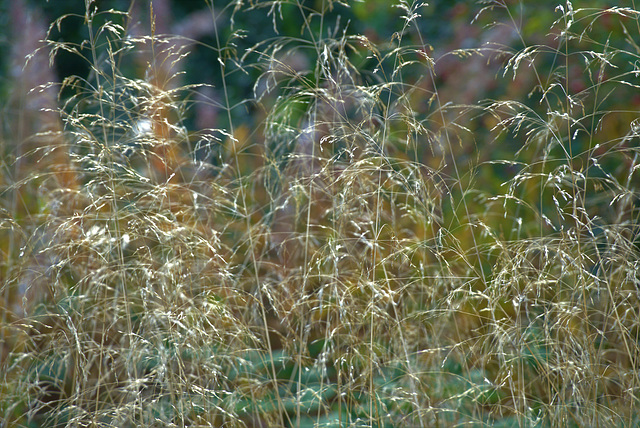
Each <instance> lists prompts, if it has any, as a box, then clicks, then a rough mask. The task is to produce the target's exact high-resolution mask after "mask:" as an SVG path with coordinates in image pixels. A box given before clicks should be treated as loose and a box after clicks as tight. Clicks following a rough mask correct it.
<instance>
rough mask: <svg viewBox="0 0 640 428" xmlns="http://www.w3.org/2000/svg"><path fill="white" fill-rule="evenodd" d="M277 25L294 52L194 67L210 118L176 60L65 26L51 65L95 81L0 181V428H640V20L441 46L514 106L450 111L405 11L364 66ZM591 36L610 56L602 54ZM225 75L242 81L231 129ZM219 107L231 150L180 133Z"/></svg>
mask: <svg viewBox="0 0 640 428" xmlns="http://www.w3.org/2000/svg"><path fill="white" fill-rule="evenodd" d="M239 4H242V3H241V2H240V3H239ZM294 4H295V5H297V6H299V9H300V14H301V16H302V17H303V23H304V25H305V26H306V28H303V29H302V36H301V38H300V39H293V38H286V37H284V36H282V37H278V38H276V39H274V40H269V41H265V42H264V43H261V44H259V45H257V46H255V47H254V48H253V49H252V50H250V51H248V52H246V54H245V56H244V57H242V56H241V54H243V53H242V52H239V53H236V54H237V55H234V54H233V53H231V52H230V51H227V50H226V49H225V48H224V46H225V45H224V43H225V42H224V41H223V40H222V36H220V38H219V39H218V46H213V47H211V55H213V56H216V57H217V56H218V55H220V58H222V60H221V62H220V64H221V65H220V67H221V70H220V72H221V75H222V76H223V82H224V83H225V85H224V86H223V87H216V88H214V90H215V91H217V94H219V95H220V99H221V100H222V101H219V102H218V101H215V100H212V99H211V98H206V97H204V98H203V97H202V96H198V95H195V94H196V93H199V94H201V95H202V94H207V93H209V92H207V90H210V89H207V88H206V87H205V85H202V86H193V85H180V84H179V81H178V79H179V77H175V76H174V74H175V72H176V71H179V69H180V67H181V64H182V63H183V62H184V61H188V57H187V58H186V59H185V58H183V55H182V53H184V52H186V50H188V44H187V43H185V42H184V40H181V39H175V38H171V37H168V36H165V35H161V34H156V33H155V32H154V31H153V30H152V31H151V33H149V34H148V35H145V36H135V37H134V36H132V34H134V32H132V31H131V28H133V27H132V25H133V23H132V22H129V20H128V19H127V15H126V14H121V13H116V12H102V13H99V14H96V13H94V11H93V9H92V7H89V8H88V10H87V13H86V16H85V17H81V18H80V19H84V20H85V22H86V26H87V29H88V33H89V34H90V37H89V39H88V40H87V42H86V47H87V49H83V50H79V47H78V46H74V45H71V44H69V43H66V42H64V41H62V42H53V41H51V42H50V45H49V49H50V50H51V55H54V56H55V55H56V51H57V50H67V51H68V50H72V51H73V50H74V49H75V52H76V53H77V54H78V55H84V56H85V57H86V59H87V61H88V63H89V64H91V73H90V75H89V76H88V77H87V78H86V79H83V78H79V77H75V78H69V79H68V80H66V81H65V82H64V83H63V87H64V88H63V89H64V91H65V92H64V93H65V94H67V95H69V94H71V96H68V97H67V98H66V99H65V100H64V103H63V104H62V105H61V106H60V109H59V113H60V117H61V120H62V126H61V127H60V128H59V129H52V130H48V131H47V132H45V133H40V134H37V135H35V136H34V137H32V138H31V139H30V140H29V141H30V142H31V143H30V144H28V145H27V146H25V147H29V149H28V150H25V151H23V152H22V153H20V155H19V156H18V157H17V159H16V162H21V163H22V164H29V165H38V167H37V168H35V169H33V170H32V173H31V174H28V175H26V176H25V177H22V178H21V177H17V176H16V175H13V176H12V175H11V174H5V176H3V180H4V181H3V182H2V189H3V193H2V198H3V200H2V201H3V205H2V220H1V221H2V223H1V225H2V230H1V233H2V236H3V238H2V239H4V240H6V242H7V245H3V248H2V250H3V252H4V255H5V256H6V257H5V258H4V259H3V266H2V275H3V288H2V298H3V300H2V302H3V312H4V315H3V324H2V335H3V336H2V337H3V346H4V348H3V354H2V358H3V360H2V364H3V370H2V373H3V378H2V384H1V389H0V394H1V395H2V397H3V399H2V400H1V401H2V404H1V405H0V409H1V410H0V411H2V414H3V419H4V420H5V421H6V422H5V425H6V426H118V427H126V426H296V427H298V426H300V427H302V426H305V427H306V426H309V427H310V426H336V427H338V426H379V427H382V426H423V427H426V426H458V425H463V426H494V425H495V426H635V425H637V424H638V421H639V417H638V415H639V412H638V407H636V406H637V405H638V399H639V397H640V396H639V392H638V389H639V388H640V375H639V372H638V370H637V366H638V358H639V357H640V352H639V351H640V344H639V343H638V335H639V334H640V313H639V308H640V302H639V296H640V294H639V287H640V275H639V274H638V272H640V266H638V260H640V257H639V256H640V254H639V244H638V243H639V242H640V240H639V234H640V229H639V226H638V225H639V222H638V212H639V211H638V182H639V181H638V169H639V168H638V143H637V141H638V140H637V139H638V126H637V112H636V111H635V110H632V109H630V108H629V106H625V105H622V104H621V103H619V102H618V100H619V99H621V100H629V96H628V93H629V91H636V90H637V89H638V85H637V82H636V81H637V64H636V63H637V60H638V58H637V56H638V51H634V50H633V48H634V47H635V48H637V46H636V45H634V44H632V43H633V42H632V41H633V38H634V37H637V36H638V33H639V32H640V31H638V14H639V13H640V12H637V11H636V9H631V8H629V9H621V8H613V9H610V10H601V9H584V10H573V9H572V8H571V7H570V6H571V5H570V3H567V4H566V5H564V6H563V7H562V8H561V10H558V11H557V14H556V17H560V19H559V20H558V21H557V22H555V23H553V24H552V25H551V27H550V29H548V31H550V34H551V35H552V36H550V37H547V38H545V39H544V40H546V41H547V44H537V45H529V44H527V42H526V41H525V38H524V37H523V38H522V39H521V43H522V44H523V45H522V46H521V48H520V49H518V50H514V49H512V48H510V47H509V46H501V45H498V44H495V43H493V44H489V45H485V46H480V47H478V48H477V49H475V50H467V51H458V52H456V53H457V54H458V55H459V56H463V57H468V58H467V60H468V61H474V60H475V58H478V57H479V56H482V58H483V59H482V62H485V61H486V59H487V58H489V59H491V61H492V64H496V63H498V64H501V65H502V67H503V68H502V71H504V77H502V76H503V74H502V73H499V74H498V75H497V76H496V78H495V79H496V81H497V82H506V83H500V84H502V85H504V86H503V87H508V88H512V89H513V88H515V93H513V91H512V89H509V90H507V91H505V92H504V93H501V94H499V95H498V96H497V97H495V98H494V99H491V100H472V101H471V102H470V101H469V100H464V103H460V102H459V100H457V99H456V98H455V97H453V99H446V98H445V96H446V95H447V94H448V93H449V92H447V90H446V89H443V90H442V91H441V90H440V89H439V87H440V85H444V84H443V83H441V82H440V80H439V76H438V75H437V74H436V70H437V67H438V64H442V63H446V61H448V60H449V58H450V57H451V55H452V54H447V55H444V56H442V57H438V58H432V56H431V53H430V50H429V48H428V45H427V43H428V41H426V40H425V41H423V40H422V37H421V33H420V27H419V25H418V24H419V21H420V17H419V16H418V14H419V13H420V11H421V10H422V6H420V5H419V4H417V3H407V2H404V1H402V2H400V3H399V4H398V6H399V7H400V9H401V10H402V12H403V15H404V17H403V21H401V22H400V23H401V24H402V25H401V26H400V27H399V28H398V30H399V32H398V33H396V34H395V35H394V37H393V38H392V39H391V40H386V41H384V42H383V43H379V44H377V45H376V44H375V43H373V42H372V41H370V40H369V39H367V38H366V37H365V36H363V35H351V34H350V33H349V31H348V27H340V26H339V23H338V22H330V16H334V15H329V13H328V9H327V10H325V11H324V12H323V11H322V10H320V11H315V12H314V11H312V10H309V9H306V8H305V7H303V6H302V5H301V4H299V3H297V2H294ZM259 6H269V7H265V8H264V13H265V14H266V13H268V11H270V10H271V13H272V14H273V18H274V23H275V25H278V24H279V21H278V17H277V15H278V8H279V7H280V6H281V4H280V2H273V3H266V2H265V3H260V4H259ZM489 6H492V8H491V9H487V10H483V11H482V13H481V14H480V15H479V18H478V19H480V20H482V19H483V17H486V16H487V15H488V14H491V15H490V16H491V17H492V19H493V18H494V17H495V19H497V20H498V21H499V22H501V23H502V25H505V26H512V27H510V28H514V29H516V30H517V29H518V28H519V27H518V26H517V25H516V23H517V22H518V19H517V17H515V15H512V13H515V12H517V10H516V9H517V8H511V9H510V8H508V7H507V6H506V5H505V4H503V3H502V2H498V1H494V2H490V4H489ZM209 7H210V8H211V16H212V18H211V19H212V21H213V16H217V15H216V13H217V12H216V11H214V10H213V8H212V6H211V5H210V4H209ZM245 7H248V6H246V5H245ZM335 7H336V8H338V7H339V5H335ZM327 8H328V6H327ZM224 12H225V13H226V14H227V15H224V16H231V13H232V10H231V8H229V9H228V10H225V11H224ZM325 12H326V13H327V15H326V20H327V21H326V22H325V21H324V18H325ZM604 18H606V19H615V20H619V22H620V23H621V24H623V25H624V26H625V31H626V32H627V33H626V34H628V35H629V37H628V41H627V42H626V43H627V44H626V45H624V46H614V45H613V44H610V43H609V41H607V40H599V39H597V38H596V37H597V34H595V33H596V31H594V30H593V28H594V26H597V25H598V22H600V21H599V20H601V19H604ZM60 19H61V20H63V21H64V20H67V19H75V18H73V17H68V16H66V17H62V18H60ZM218 25H220V23H218ZM343 29H344V30H345V31H343ZM216 31H217V28H216ZM486 31H491V29H487V30H486ZM53 33H55V25H54V26H52V28H51V33H50V34H53ZM515 34H520V33H517V32H516V33H515ZM54 39H55V38H54V37H53V36H52V37H51V38H50V40H54ZM616 40H621V39H616ZM301 50H302V51H305V55H307V54H308V56H309V57H310V58H313V60H312V61H310V62H309V63H308V64H306V65H305V63H304V61H301V60H300V55H301V54H300V51H301ZM307 51H309V52H310V53H309V52H307ZM140 58H143V60H145V61H146V63H147V64H148V67H147V69H146V71H145V73H144V74H145V77H144V78H138V77H135V78H134V77H133V75H128V74H127V73H126V72H125V70H131V69H134V68H135V67H134V66H135V64H139V63H141V61H142V60H141V59H140ZM367 58H368V59H367ZM225 61H227V62H225ZM296 61H298V62H296ZM372 63H373V64H374V65H373V66H371V67H370V68H367V67H369V66H365V65H363V64H369V65H370V64H372ZM231 64H234V65H237V66H240V67H243V68H244V69H245V70H255V69H257V70H260V77H259V78H258V80H257V82H256V86H255V94H256V97H255V99H254V100H245V101H246V102H249V101H251V102H253V103H255V104H256V105H257V106H259V107H260V108H261V111H264V112H265V116H264V120H263V121H262V122H261V123H259V124H258V125H256V129H255V130H253V131H251V132H248V131H247V130H248V128H247V126H246V125H244V124H241V123H238V119H237V118H236V117H235V116H234V115H233V114H232V112H234V111H235V110H234V106H233V105H231V103H232V101H230V100H231V98H230V95H228V89H229V88H228V87H227V84H231V83H232V82H233V76H230V75H227V74H225V73H226V68H225V67H231ZM576 66H579V67H580V71H581V76H583V77H584V79H583V80H584V81H587V82H590V83H589V84H588V85H586V86H584V87H574V86H572V83H573V81H572V80H571V79H573V77H572V76H573V75H571V74H570V71H569V70H574V68H575V67H576ZM543 73H547V74H543ZM585 76H586V77H585ZM511 78H514V79H518V80H517V81H516V82H517V83H516V84H514V85H512V86H509V83H508V81H509V79H511ZM581 81H582V80H581ZM479 82H480V81H479ZM509 91H512V93H510V92H509ZM527 94H529V97H527ZM208 103H210V104H208ZM216 103H217V105H215V107H216V108H218V109H219V111H220V112H222V116H227V117H226V118H224V119H221V120H225V121H226V122H227V123H228V127H225V129H199V130H198V132H194V131H191V132H190V131H188V130H187V127H186V126H185V124H184V123H185V122H184V121H185V119H186V118H187V117H188V116H189V115H190V114H192V112H193V110H194V109H197V108H198V105H202V106H203V107H206V106H207V105H209V106H211V105H214V104H216ZM227 113H228V114H227ZM212 126H213V125H212ZM4 147H9V143H8V142H5V143H4ZM16 165H18V164H17V163H11V160H10V159H9V157H7V158H6V160H4V161H3V166H4V168H5V170H9V169H10V168H17V166H16ZM14 171H17V170H16V169H14ZM25 195H31V196H28V197H27V196H25ZM29 198H30V199H29ZM5 425H3V426H5Z"/></svg>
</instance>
